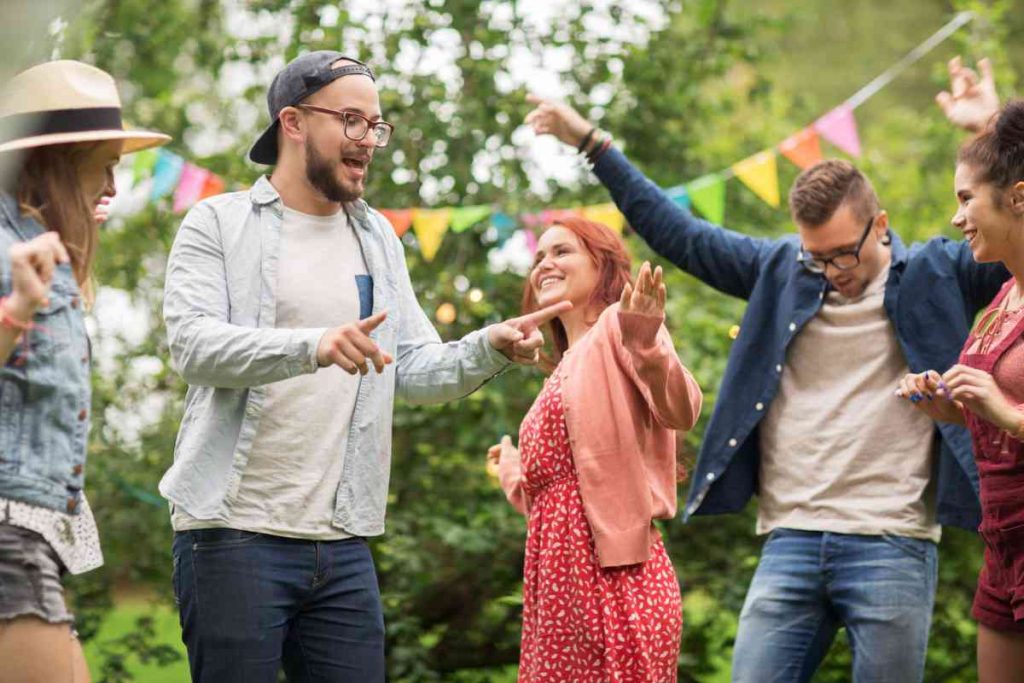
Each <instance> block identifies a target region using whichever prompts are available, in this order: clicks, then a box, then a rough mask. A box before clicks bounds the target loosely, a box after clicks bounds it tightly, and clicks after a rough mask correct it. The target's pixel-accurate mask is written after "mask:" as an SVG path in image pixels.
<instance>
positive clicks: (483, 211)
mask: <svg viewBox="0 0 1024 683" xmlns="http://www.w3.org/2000/svg"><path fill="white" fill-rule="evenodd" d="M490 216H491V207H490V206H488V205H485V204H480V205H478V206H461V207H459V208H455V209H452V216H451V219H450V220H451V225H450V226H449V229H450V230H451V231H452V232H462V231H464V230H466V229H468V228H470V227H471V226H473V225H474V224H476V223H479V222H480V221H482V220H483V219H485V218H490Z"/></svg>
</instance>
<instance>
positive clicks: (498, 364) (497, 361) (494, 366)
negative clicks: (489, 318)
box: [479, 325, 512, 375]
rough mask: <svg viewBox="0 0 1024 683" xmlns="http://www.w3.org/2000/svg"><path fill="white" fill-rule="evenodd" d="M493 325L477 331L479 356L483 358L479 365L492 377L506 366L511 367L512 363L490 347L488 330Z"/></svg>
mask: <svg viewBox="0 0 1024 683" xmlns="http://www.w3.org/2000/svg"><path fill="white" fill-rule="evenodd" d="M491 327H493V325H488V326H487V327H485V328H484V329H482V330H480V331H479V334H480V341H479V346H480V350H481V354H482V356H483V358H482V361H483V362H482V363H481V365H482V366H483V367H485V368H486V369H487V370H488V372H490V373H491V374H492V375H496V374H498V373H499V372H501V371H502V370H504V369H505V368H507V367H508V366H510V365H512V361H510V360H509V359H508V358H506V357H505V354H503V353H502V352H501V351H499V350H498V349H496V348H494V346H493V345H491V335H490V329H491Z"/></svg>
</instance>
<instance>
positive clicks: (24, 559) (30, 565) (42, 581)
mask: <svg viewBox="0 0 1024 683" xmlns="http://www.w3.org/2000/svg"><path fill="white" fill-rule="evenodd" d="M63 572H64V566H63V565H62V564H61V561H60V559H59V558H58V557H57V553H56V552H54V550H53V548H52V547H51V546H50V544H49V543H47V542H46V541H45V540H44V539H43V537H42V536H40V535H39V534H37V533H36V532H34V531H29V530H28V529H22V528H21V527H16V526H13V525H11V524H2V523H0V621H3V620H7V619H14V618H15V617H22V616H37V617H39V618H40V619H44V620H46V621H48V622H50V623H51V624H61V623H71V622H73V621H74V617H73V616H72V615H71V613H70V612H68V608H67V606H66V605H65V604H64V588H63V586H61V583H60V577H61V574H63Z"/></svg>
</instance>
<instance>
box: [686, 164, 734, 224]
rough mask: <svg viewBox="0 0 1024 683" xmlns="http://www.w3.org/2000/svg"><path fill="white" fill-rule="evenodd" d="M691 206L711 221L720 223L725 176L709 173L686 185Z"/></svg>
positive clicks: (722, 217) (723, 207)
mask: <svg viewBox="0 0 1024 683" xmlns="http://www.w3.org/2000/svg"><path fill="white" fill-rule="evenodd" d="M686 193H687V194H688V195H689V196H690V203H691V204H693V208H695V209H697V210H698V211H700V214H701V215H702V216H704V218H706V219H707V220H709V221H711V222H712V223H719V224H720V223H721V222H722V220H723V219H724V218H725V178H723V177H722V176H721V175H720V174H718V173H711V174H709V175H706V176H702V177H700V178H697V179H696V180H694V181H693V182H691V183H689V184H688V185H687V186H686Z"/></svg>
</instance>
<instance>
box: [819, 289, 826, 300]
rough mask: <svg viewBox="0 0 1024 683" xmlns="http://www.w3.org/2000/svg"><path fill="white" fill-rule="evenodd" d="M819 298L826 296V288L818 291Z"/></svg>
mask: <svg viewBox="0 0 1024 683" xmlns="http://www.w3.org/2000/svg"><path fill="white" fill-rule="evenodd" d="M818 298H819V299H824V298H825V290H821V291H820V292H818Z"/></svg>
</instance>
